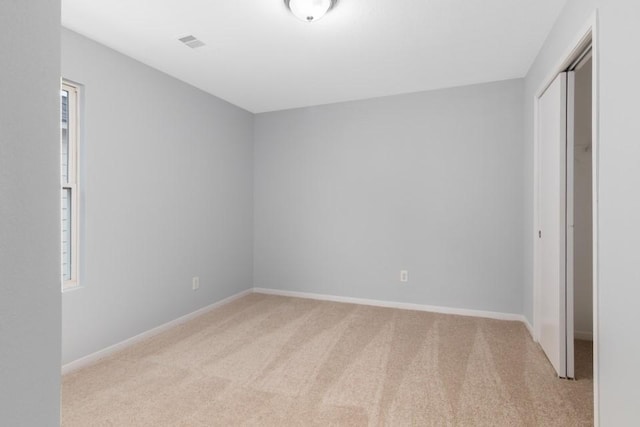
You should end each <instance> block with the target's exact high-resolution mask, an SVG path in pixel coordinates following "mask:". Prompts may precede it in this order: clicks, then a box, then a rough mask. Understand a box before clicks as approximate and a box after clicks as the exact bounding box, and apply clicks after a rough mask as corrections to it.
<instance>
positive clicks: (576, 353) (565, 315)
mask: <svg viewBox="0 0 640 427" xmlns="http://www.w3.org/2000/svg"><path fill="white" fill-rule="evenodd" d="M598 52H599V51H598V38H597V12H596V13H594V15H593V16H592V18H591V19H590V20H589V21H588V22H587V24H586V25H585V26H584V28H583V29H582V31H581V32H580V33H579V34H578V37H576V39H575V42H574V43H573V44H572V45H570V48H569V49H568V50H567V51H566V52H565V54H564V55H563V56H562V57H561V58H560V60H559V61H558V66H557V67H556V68H555V69H553V70H551V73H550V74H549V77H548V78H547V79H546V80H545V81H544V83H543V85H542V86H541V88H540V90H539V91H538V92H537V93H536V96H535V99H534V103H535V106H534V114H535V117H534V130H535V137H534V197H535V200H534V218H535V228H534V232H535V248H534V260H533V264H534V272H533V273H534V277H533V282H534V295H533V297H534V321H533V338H534V340H535V341H537V342H538V343H539V344H540V346H541V348H542V349H543V351H544V352H545V354H546V355H547V358H548V359H549V361H550V365H552V366H553V368H554V370H555V372H556V374H557V376H558V377H559V378H568V379H576V380H578V381H580V380H585V381H590V380H592V381H593V408H594V412H593V415H594V420H595V423H596V425H597V424H598V421H599V420H598V416H599V414H598V400H599V396H598V298H597V296H598V127H599V126H598V111H599V109H598V105H599V103H598V99H599V98H598V97H599V94H598V65H597V64H598Z"/></svg>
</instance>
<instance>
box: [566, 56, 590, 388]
mask: <svg viewBox="0 0 640 427" xmlns="http://www.w3.org/2000/svg"><path fill="white" fill-rule="evenodd" d="M570 71H573V72H574V73H575V74H574V76H575V77H574V88H575V90H574V107H573V112H574V114H573V116H574V120H573V121H574V123H573V146H574V147H573V168H572V169H573V207H572V209H571V210H572V211H573V224H572V225H573V227H572V229H571V231H572V233H571V234H573V236H572V239H571V241H570V242H568V243H569V244H570V245H571V246H572V249H573V257H572V258H573V319H574V320H573V330H574V339H575V344H574V346H575V350H574V358H575V371H574V378H575V379H582V378H589V377H591V378H592V375H593V210H592V206H593V186H592V183H593V158H592V157H593V156H592V155H593V153H592V150H593V135H592V128H593V123H592V114H591V111H592V108H593V93H592V87H593V57H592V55H591V49H589V50H588V51H587V52H586V55H585V56H584V58H582V59H581V60H580V61H578V62H577V63H576V66H575V67H574V68H573V69H572V70H570Z"/></svg>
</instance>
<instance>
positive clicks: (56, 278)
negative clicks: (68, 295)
mask: <svg viewBox="0 0 640 427" xmlns="http://www.w3.org/2000/svg"><path fill="white" fill-rule="evenodd" d="M59 76H60V2H59V1H55V0H10V1H6V0H3V1H1V2H0V424H2V425H4V426H57V425H59V420H60V415H59V414H60V408H59V404H60V390H59V389H60V251H59V248H60V240H59V239H60V225H59V222H58V218H59V216H60V211H59V208H60V201H59V199H58V197H59V195H60V190H59V187H58V185H59V182H60V179H59V165H58V159H59V148H58V147H59V143H60V142H59V141H60V140H59V138H60V122H59V117H60V107H59V101H58V98H59V96H60V95H59V93H60V86H59V81H60V80H59V79H60V77H59Z"/></svg>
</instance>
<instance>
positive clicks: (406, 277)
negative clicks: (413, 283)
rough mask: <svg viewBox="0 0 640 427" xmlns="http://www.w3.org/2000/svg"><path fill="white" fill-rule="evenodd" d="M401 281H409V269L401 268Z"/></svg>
mask: <svg viewBox="0 0 640 427" xmlns="http://www.w3.org/2000/svg"><path fill="white" fill-rule="evenodd" d="M400 281H401V282H403V283H404V282H408V281H409V271H407V270H400Z"/></svg>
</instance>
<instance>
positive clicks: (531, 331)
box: [522, 315, 536, 341]
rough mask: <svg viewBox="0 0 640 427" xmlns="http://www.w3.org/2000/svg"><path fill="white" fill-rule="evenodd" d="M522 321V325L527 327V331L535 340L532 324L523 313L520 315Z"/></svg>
mask: <svg viewBox="0 0 640 427" xmlns="http://www.w3.org/2000/svg"><path fill="white" fill-rule="evenodd" d="M522 323H524V326H526V327H527V331H529V335H531V339H532V340H534V341H535V340H536V336H535V335H534V333H533V326H531V323H529V320H527V318H526V317H525V316H524V315H523V316H522Z"/></svg>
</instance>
